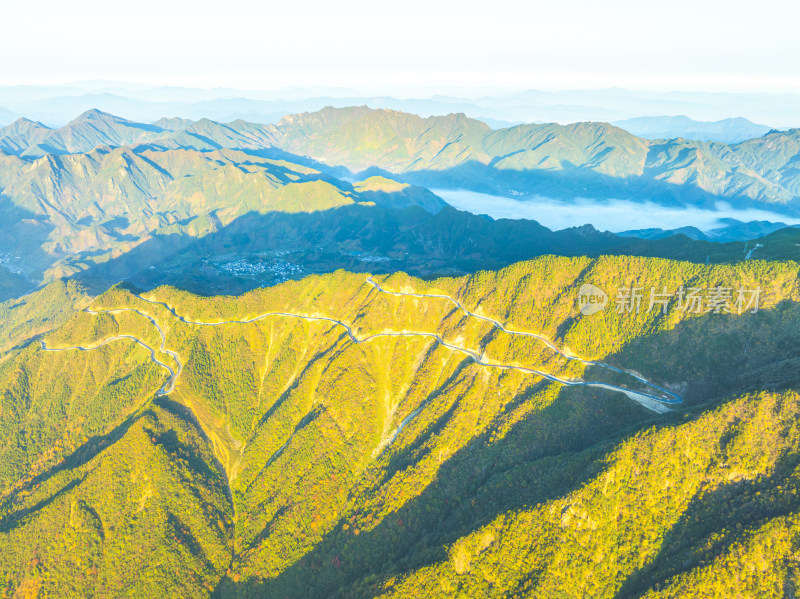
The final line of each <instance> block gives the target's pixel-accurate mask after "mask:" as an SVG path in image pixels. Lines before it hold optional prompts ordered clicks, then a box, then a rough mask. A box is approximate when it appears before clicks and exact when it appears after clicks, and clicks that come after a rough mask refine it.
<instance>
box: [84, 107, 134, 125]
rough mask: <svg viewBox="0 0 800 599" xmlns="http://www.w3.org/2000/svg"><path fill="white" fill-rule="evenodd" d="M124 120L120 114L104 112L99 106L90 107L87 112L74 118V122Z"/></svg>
mask: <svg viewBox="0 0 800 599" xmlns="http://www.w3.org/2000/svg"><path fill="white" fill-rule="evenodd" d="M120 120H124V119H121V118H120V117H118V116H114V115H113V114H109V113H107V112H103V111H102V110H98V109H97V108H90V109H89V110H87V111H86V112H84V113H82V114H80V115H79V116H78V117H77V118H75V119H73V120H72V122H73V123H77V122H81V121H120Z"/></svg>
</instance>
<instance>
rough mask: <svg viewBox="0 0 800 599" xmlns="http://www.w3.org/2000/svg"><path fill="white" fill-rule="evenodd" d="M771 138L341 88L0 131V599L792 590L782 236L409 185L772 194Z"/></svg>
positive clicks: (793, 491)
mask: <svg viewBox="0 0 800 599" xmlns="http://www.w3.org/2000/svg"><path fill="white" fill-rule="evenodd" d="M165 93H166V92H165ZM799 155H800V132H798V130H791V131H785V132H779V131H771V132H768V133H766V134H765V135H764V136H762V137H758V138H754V139H749V140H746V141H742V142H739V143H732V144H723V143H716V142H714V143H709V142H702V141H692V140H687V139H669V140H667V139H659V140H649V139H644V138H640V137H636V136H634V135H632V134H631V133H629V132H627V131H625V130H623V129H621V128H619V127H615V126H613V125H610V124H607V123H594V122H583V123H574V124H571V125H559V124H541V123H540V124H525V125H515V126H512V127H507V128H500V129H493V128H492V127H490V126H489V125H487V124H486V123H485V122H482V121H480V120H475V119H471V118H469V117H467V116H465V115H464V114H450V115H447V116H437V117H429V118H423V117H420V116H416V115H413V114H408V113H402V112H397V111H394V110H383V109H381V110H375V109H371V108H367V107H350V108H342V109H337V108H325V109H323V110H320V111H317V112H313V113H304V114H296V115H290V116H286V117H284V118H282V119H281V120H280V121H279V122H278V123H276V124H258V123H253V122H247V121H244V120H235V121H232V122H227V123H222V122H218V121H215V120H211V119H199V120H190V119H187V118H180V117H174V118H162V119H160V120H155V121H154V122H149V123H146V122H136V121H132V120H128V119H124V118H122V117H117V116H113V115H110V114H107V113H104V112H101V111H99V110H91V111H89V112H87V113H84V114H82V115H80V116H79V117H77V118H75V119H73V120H72V121H70V122H69V123H68V124H66V125H64V126H61V127H58V128H50V127H48V126H45V125H43V124H41V123H37V122H35V121H29V120H19V121H17V122H15V123H13V124H12V125H10V126H8V127H5V128H3V129H2V130H0V597H3V598H4V599H5V598H9V599H10V598H15V599H16V598H21V597H30V598H43V597H59V598H65V599H68V598H81V597H104V598H105V597H108V598H112V597H187V598H189V597H191V598H193V599H194V598H209V599H212V598H213V599H254V598H257V597H288V598H294V597H297V598H298V599H299V598H303V599H306V598H312V599H314V598H319V599H323V598H324V599H329V598H345V597H346V598H348V599H349V598H354V599H360V598H364V599H367V598H375V597H381V598H385V599H388V598H395V597H396V598H398V599H399V598H401V597H454V598H455V597H470V598H472V597H485V598H495V597H496V598H498V599H499V598H505V597H531V598H539V597H548V598H549V597H564V598H572V597H575V598H578V597H581V598H582V597H587V596H590V597H600V598H607V599H628V598H631V599H632V598H647V599H656V598H658V599H668V598H675V599H678V598H683V597H701V596H708V597H739V596H742V597H791V596H794V595H795V591H796V589H797V588H800V567H798V565H797V560H796V559H795V558H796V556H797V555H798V554H800V492H799V491H800V426H798V417H800V377H799V376H798V373H800V354H798V350H797V348H798V347H800V262H799V261H798V259H800V229H798V228H793V227H782V228H779V229H777V230H776V226H778V225H776V224H774V223H771V222H759V221H753V222H747V223H744V222H740V221H725V222H722V223H721V227H720V229H718V230H714V231H707V232H703V231H699V230H698V229H695V228H691V227H687V228H683V229H679V230H673V231H664V230H661V229H651V230H646V231H629V232H627V233H625V234H624V235H615V234H612V233H608V232H602V231H598V230H596V229H595V228H594V227H592V226H590V225H585V226H577V227H571V228H568V229H564V230H560V231H552V230H550V229H548V228H546V227H544V226H542V225H540V224H539V223H538V222H536V221H535V220H525V219H497V220H495V219H492V218H489V217H486V216H481V215H478V214H474V213H471V212H466V211H461V210H457V209H455V208H453V207H452V206H450V205H448V204H447V203H446V202H445V201H444V200H443V199H442V198H441V197H439V196H438V195H437V194H436V193H433V192H432V191H431V190H430V188H434V189H440V188H445V189H448V188H449V189H454V188H465V189H473V190H477V191H487V190H488V191H492V192H501V193H506V194H509V195H513V194H518V195H516V196H515V197H518V198H524V197H528V194H530V195H531V196H533V195H535V194H541V195H547V194H561V195H562V196H564V197H578V196H580V195H583V194H585V195H594V196H596V197H598V198H614V197H627V198H629V199H631V200H632V201H639V202H641V205H642V206H649V205H652V202H654V201H660V202H663V203H670V204H672V205H676V206H683V207H697V206H706V205H709V204H712V203H714V202H717V201H726V202H729V203H732V204H733V203H735V204H739V205H742V206H746V207H749V208H752V207H762V208H763V207H769V208H770V209H772V210H778V209H781V210H783V211H785V212H786V213H787V214H788V213H791V212H792V211H793V210H795V209H796V208H797V206H798V196H800V173H798V171H797V162H798V158H797V157H798V156H799ZM440 193H441V192H440ZM528 201H535V200H533V199H529V200H528Z"/></svg>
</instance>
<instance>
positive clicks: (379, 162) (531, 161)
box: [0, 107, 800, 212]
mask: <svg viewBox="0 0 800 599" xmlns="http://www.w3.org/2000/svg"><path fill="white" fill-rule="evenodd" d="M145 144H149V145H150V146H152V147H153V148H154V149H177V148H181V149H193V150H198V151H210V150H217V149H222V148H230V149H238V150H247V151H272V152H276V151H282V152H288V153H290V154H291V155H292V156H293V157H295V160H296V157H303V158H306V159H307V158H310V159H313V160H314V161H316V163H317V164H315V166H317V167H318V168H324V169H325V170H326V171H327V172H329V173H330V174H334V175H338V176H340V177H341V176H352V175H353V174H358V173H364V172H365V171H371V172H374V173H383V174H388V175H389V176H400V177H401V178H402V179H403V180H405V181H407V182H410V183H415V184H418V185H423V186H426V187H449V188H453V187H463V188H468V189H473V190H476V191H491V192H501V193H505V194H509V193H510V194H539V195H545V196H547V195H550V196H554V197H580V196H587V197H594V198H617V199H620V198H642V197H647V198H649V199H651V200H654V201H661V202H666V203H673V204H678V205H713V204H714V203H715V202H718V201H720V200H721V199H724V200H725V201H727V202H729V203H735V204H738V205H770V206H773V207H778V208H779V209H782V210H786V211H790V212H794V211H796V210H797V197H798V193H800V191H798V189H800V186H799V185H798V175H797V172H796V169H795V168H794V162H793V159H794V157H795V156H797V154H798V147H800V134H798V130H790V131H786V132H777V131H774V132H771V133H769V134H768V135H766V136H764V137H762V138H757V139H751V140H748V141H745V142H742V143H739V144H733V145H726V144H720V143H706V142H699V141H691V140H685V139H674V140H669V141H664V140H660V141H653V140H646V139H641V138H638V137H635V136H634V135H632V134H630V133H628V132H626V131H624V130H622V129H619V128H616V127H614V126H611V125H608V124H604V123H576V124H573V125H567V126H563V125H556V124H532V125H518V126H515V127H511V128H507V129H499V130H493V129H491V128H490V127H489V126H488V125H486V124H485V123H483V122H481V121H476V120H474V119H470V118H467V117H465V116H464V115H458V114H453V115H448V116H444V117H430V118H427V119H423V118H421V117H417V116H415V115H411V114H406V113H400V112H396V111H390V110H373V109H369V108H366V107H362V108H346V109H333V108H328V109H324V110H322V111H320V112H317V113H309V114H300V115H294V116H289V117H285V118H283V119H282V120H281V121H280V122H279V123H278V124H277V125H259V124H255V123H247V122H244V121H235V122H232V123H227V124H222V123H217V122H214V121H210V120H208V119H203V120H200V121H196V122H193V121H187V120H185V119H163V120H160V121H158V122H156V123H155V124H144V123H135V122H132V121H128V120H125V119H121V118H119V117H114V116H111V115H108V114H105V113H101V112H99V111H96V110H92V111H89V112H87V113H84V114H83V115H81V116H80V117H78V118H77V119H75V120H73V121H71V122H70V123H69V124H67V125H65V126H64V127H61V128H59V129H53V130H51V129H47V128H46V127H44V126H43V125H41V124H39V123H33V122H30V121H24V120H22V121H17V122H15V123H14V124H12V125H10V126H7V127H5V128H2V129H0V150H2V151H3V152H5V153H7V154H12V155H17V156H20V157H23V158H34V157H39V156H44V155H54V154H67V153H81V152H88V151H91V150H93V149H96V148H98V147H100V146H103V145H109V146H112V147H118V146H124V145H128V146H135V145H138V146H142V145H145Z"/></svg>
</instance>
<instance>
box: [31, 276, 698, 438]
mask: <svg viewBox="0 0 800 599" xmlns="http://www.w3.org/2000/svg"><path fill="white" fill-rule="evenodd" d="M366 282H367V283H369V284H370V285H371V286H372V287H373V288H374V289H376V290H377V291H378V292H380V293H384V294H387V295H395V296H408V297H419V298H439V299H445V300H447V301H449V302H452V303H453V304H454V305H455V306H456V307H457V308H458V309H459V310H461V311H463V312H464V313H465V314H467V315H468V316H470V317H472V318H476V319H479V320H482V321H484V322H488V323H489V324H491V325H493V326H494V327H496V328H498V329H500V330H501V331H503V332H504V333H507V334H509V335H518V336H525V337H533V338H535V339H538V340H539V341H541V342H542V343H544V344H545V345H546V346H547V347H548V348H550V349H552V350H553V351H555V352H556V353H558V354H559V355H561V356H563V357H564V358H566V359H567V360H574V361H577V362H581V363H583V364H586V365H589V366H597V367H600V368H605V369H608V370H611V371H613V372H617V373H621V374H625V375H628V376H630V377H632V378H634V379H636V380H638V381H639V382H641V383H642V384H643V385H645V386H647V387H649V388H650V389H653V390H655V391H657V392H658V395H652V394H650V393H643V392H640V391H634V390H632V389H627V388H625V387H619V386H616V385H611V384H609V383H603V382H599V381H584V380H582V379H565V378H561V377H558V376H555V375H553V374H550V373H547V372H543V371H541V370H537V369H535V368H528V367H525V366H516V365H512V364H499V363H494V362H487V361H485V360H484V359H482V358H481V356H480V355H479V354H478V353H477V352H475V351H473V350H471V349H468V348H465V347H460V346H458V345H453V344H452V343H448V342H447V341H445V340H444V339H442V338H441V337H440V336H439V335H437V334H436V333H429V332H426V331H398V332H387V333H374V334H372V335H368V336H366V337H363V338H361V339H359V338H358V337H356V335H355V333H354V332H353V329H352V327H351V326H350V325H349V324H347V323H346V322H343V321H341V320H338V319H336V318H331V317H328V316H310V315H306V314H298V313H294V312H265V313H263V314H259V315H258V316H254V317H253V318H247V319H242V320H221V321H217V322H205V321H199V320H191V319H189V318H186V317H184V316H181V315H179V314H178V313H176V312H175V310H174V309H173V308H172V307H171V306H168V305H167V304H165V303H163V302H157V301H154V300H149V299H147V298H144V297H141V296H137V297H139V298H140V299H142V300H143V301H146V302H148V303H151V304H157V305H160V306H163V307H165V308H166V309H167V310H169V312H170V313H171V314H172V315H173V316H175V318H177V319H178V320H180V321H181V322H183V323H185V324H190V325H196V326H222V325H227V324H248V323H252V322H256V321H259V320H263V319H265V318H269V317H273V316H281V317H286V318H299V319H302V320H308V321H322V322H330V323H331V324H333V325H336V326H341V327H343V328H344V329H345V331H346V332H347V335H348V337H349V338H350V340H351V341H352V342H353V343H366V342H369V341H371V340H373V339H378V338H380V337H428V338H430V339H433V340H434V341H436V342H437V343H439V344H440V345H442V346H443V347H446V348H448V349H450V350H452V351H455V352H460V353H463V354H466V355H467V356H469V357H470V358H471V359H472V360H473V361H474V362H475V363H477V364H480V365H481V366H484V367H486V368H497V369H500V370H516V371H518V372H523V373H526V374H533V375H536V376H540V377H542V378H544V379H547V380H549V381H553V382H555V383H559V384H561V385H566V386H582V387H599V388H602V389H608V390H611V391H618V392H621V393H624V394H625V395H627V396H628V397H629V398H631V399H633V400H634V401H636V402H638V403H640V404H641V405H643V406H644V407H645V408H647V409H649V410H652V411H654V412H658V413H663V412H666V411H668V408H667V407H666V405H664V404H680V403H682V401H683V399H682V398H681V397H680V396H679V395H677V394H676V393H673V392H671V391H668V390H667V389H664V388H663V387H660V386H658V385H655V384H653V383H651V382H650V381H648V380H647V379H645V378H644V377H642V376H640V375H638V374H636V373H633V372H629V371H627V370H622V369H620V368H617V367H616V366H612V365H610V364H606V363H604V362H599V361H597V360H585V359H583V358H579V357H577V356H573V355H570V354H566V353H564V352H563V351H562V350H561V349H560V348H558V346H556V345H555V344H554V343H553V342H552V341H550V340H549V339H547V337H545V336H543V335H540V334H538V333H531V332H527V331H515V330H512V329H508V328H506V326H505V325H504V324H503V323H501V322H499V321H498V320H495V319H493V318H489V317H487V316H481V315H480V314H475V313H474V312H470V311H469V310H467V309H466V308H465V307H464V306H463V305H462V304H461V303H460V302H458V301H457V300H455V299H453V298H452V297H450V296H448V295H438V294H427V293H406V292H398V291H388V290H386V289H384V288H383V287H381V286H380V285H379V284H378V283H376V282H375V281H374V280H373V279H372V277H371V276H370V277H368V278H367V281H366ZM85 311H86V312H88V313H90V314H100V313H108V314H117V313H121V312H135V313H136V314H140V315H141V316H144V317H145V318H147V319H148V320H149V321H150V322H152V323H153V325H154V326H155V327H156V330H157V331H158V334H159V335H160V336H161V346H160V347H159V350H160V351H162V352H163V353H165V354H167V355H169V356H170V357H172V359H173V360H175V364H176V368H175V369H173V368H172V367H171V366H169V365H168V364H166V363H164V362H162V361H161V360H159V359H158V358H157V357H156V350H154V349H153V348H152V347H150V346H149V345H147V344H146V343H144V342H143V341H142V340H141V339H139V338H137V337H135V336H133V335H116V336H114V337H110V338H108V339H105V340H103V341H100V342H98V343H96V344H93V345H91V346H88V347H83V346H72V347H62V348H53V347H47V345H46V344H45V342H44V341H40V343H41V346H42V349H43V350H45V351H69V350H79V351H89V350H92V349H97V348H99V347H103V346H104V345H108V344H109V343H112V342H114V341H118V340H122V339H131V340H133V341H134V342H136V343H138V344H139V345H141V346H142V347H144V348H146V349H147V350H149V351H150V357H151V360H152V361H153V362H154V363H155V364H157V365H159V366H161V367H162V368H165V369H166V370H167V371H168V372H169V375H170V376H169V379H168V380H167V382H166V383H164V386H163V387H161V389H159V391H158V393H157V395H168V394H170V393H172V391H173V390H174V389H175V382H176V380H177V379H178V377H179V376H180V374H181V371H182V370H183V363H182V362H181V360H180V356H179V355H178V354H177V353H176V352H175V351H173V350H171V349H168V348H167V347H166V342H167V338H166V336H165V334H164V331H163V330H162V328H161V326H160V325H159V324H158V322H157V321H156V320H155V318H153V317H152V316H150V315H149V314H147V313H146V312H143V311H141V310H137V309H135V308H113V309H108V310H91V309H89V308H86V310H85ZM402 424H405V423H402ZM402 424H401V426H402ZM397 432H399V430H398V431H397Z"/></svg>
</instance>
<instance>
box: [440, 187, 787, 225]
mask: <svg viewBox="0 0 800 599" xmlns="http://www.w3.org/2000/svg"><path fill="white" fill-rule="evenodd" d="M432 191H433V192H434V193H435V194H436V195H438V196H439V197H441V198H442V199H443V200H444V201H446V202H447V203H448V204H450V205H451V206H453V207H454V208H458V209H459V210H466V211H468V212H472V213H473V214H486V215H488V216H491V217H492V218H495V219H498V218H514V219H518V218H525V219H531V220H535V221H537V222H539V223H540V224H542V225H544V226H545V227H548V228H550V229H553V230H555V231H557V230H560V229H566V228H568V227H576V226H580V225H585V224H591V225H593V226H594V227H595V228H596V229H599V230H601V231H611V232H613V233H619V232H621V231H633V230H637V229H652V228H658V229H665V230H668V229H677V228H680V227H697V228H698V229H700V230H701V231H704V232H707V231H711V230H713V229H716V228H718V227H720V226H723V224H724V223H722V222H721V221H722V219H729V218H732V219H736V220H738V221H742V222H750V221H769V222H773V223H785V224H787V225H795V224H800V219H798V218H797V217H791V216H786V215H784V214H780V213H777V212H772V211H770V210H763V209H758V208H748V209H738V208H733V207H731V206H728V205H725V204H724V203H719V204H717V205H716V207H715V209H713V210H712V209H707V208H681V207H678V206H662V205H660V204H654V203H652V202H632V201H629V200H602V201H600V200H591V199H587V198H577V199H575V200H574V201H571V202H566V201H563V200H555V199H553V198H547V197H543V196H528V197H526V198H524V199H521V198H519V199H515V198H509V197H505V196H497V195H491V194H486V193H478V192H474V191H467V190H453V189H434V190H432Z"/></svg>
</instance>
